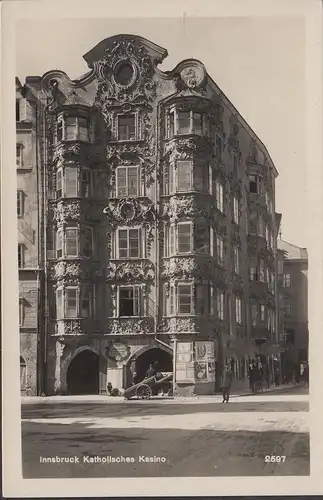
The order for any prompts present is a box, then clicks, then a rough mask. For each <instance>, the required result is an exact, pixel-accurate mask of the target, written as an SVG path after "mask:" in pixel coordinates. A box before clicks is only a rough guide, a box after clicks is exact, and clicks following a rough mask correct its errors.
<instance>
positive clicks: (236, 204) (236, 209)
mask: <svg viewBox="0 0 323 500" xmlns="http://www.w3.org/2000/svg"><path fill="white" fill-rule="evenodd" d="M233 221H234V222H235V223H236V224H237V225H239V200H238V198H237V197H236V196H234V197H233Z"/></svg>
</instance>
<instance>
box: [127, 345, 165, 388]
mask: <svg viewBox="0 0 323 500" xmlns="http://www.w3.org/2000/svg"><path fill="white" fill-rule="evenodd" d="M150 364H153V365H154V368H155V369H156V371H158V372H162V373H165V372H172V371H173V356H172V354H171V353H170V352H169V353H168V352H167V351H165V350H164V349H160V348H158V347H153V348H152V349H148V350H147V351H145V352H143V353H142V354H140V356H138V358H137V359H136V361H135V363H134V365H135V366H134V370H135V371H136V373H137V382H141V380H143V379H144V378H145V376H146V373H147V371H148V368H149V366H150Z"/></svg>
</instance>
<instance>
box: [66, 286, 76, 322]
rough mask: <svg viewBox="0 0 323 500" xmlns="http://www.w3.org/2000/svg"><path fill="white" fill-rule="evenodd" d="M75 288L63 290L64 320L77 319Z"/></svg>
mask: <svg viewBox="0 0 323 500" xmlns="http://www.w3.org/2000/svg"><path fill="white" fill-rule="evenodd" d="M77 292H78V290H77V287H66V288H65V318H77V317H78V311H77Z"/></svg>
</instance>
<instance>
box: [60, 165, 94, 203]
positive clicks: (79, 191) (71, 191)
mask: <svg viewBox="0 0 323 500" xmlns="http://www.w3.org/2000/svg"><path fill="white" fill-rule="evenodd" d="M92 181H93V175H92V172H91V171H90V170H88V169H85V168H82V169H80V168H79V167H64V168H59V169H58V170H57V173H56V198H57V199H58V198H62V197H65V198H78V197H82V198H88V197H89V196H91V194H92V189H93V182H92Z"/></svg>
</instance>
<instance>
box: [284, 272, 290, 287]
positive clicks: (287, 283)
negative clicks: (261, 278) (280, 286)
mask: <svg viewBox="0 0 323 500" xmlns="http://www.w3.org/2000/svg"><path fill="white" fill-rule="evenodd" d="M284 288H290V274H284Z"/></svg>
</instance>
